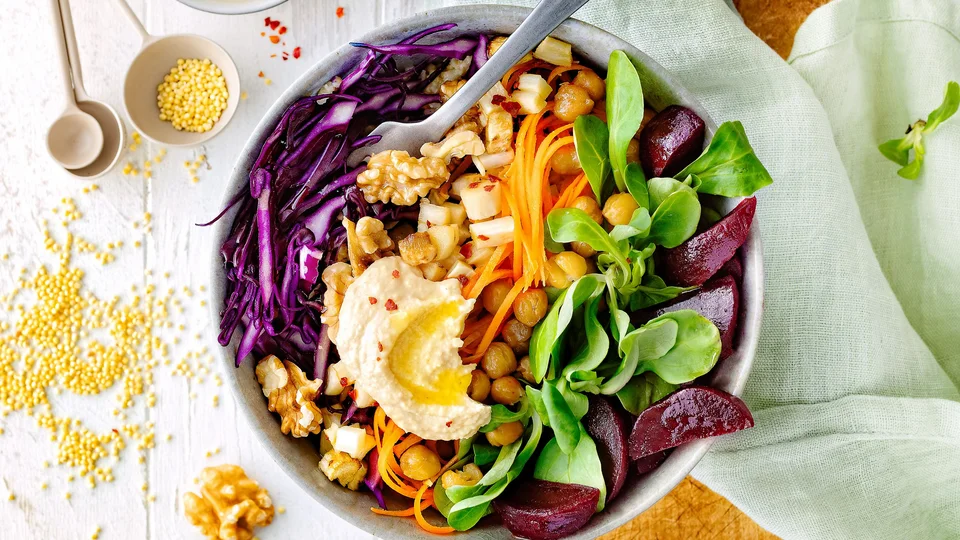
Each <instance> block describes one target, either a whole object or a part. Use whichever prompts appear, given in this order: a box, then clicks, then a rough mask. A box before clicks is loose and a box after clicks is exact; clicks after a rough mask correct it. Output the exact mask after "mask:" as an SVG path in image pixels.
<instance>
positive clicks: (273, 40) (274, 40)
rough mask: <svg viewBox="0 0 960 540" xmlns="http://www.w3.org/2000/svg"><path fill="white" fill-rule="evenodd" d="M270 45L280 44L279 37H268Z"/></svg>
mask: <svg viewBox="0 0 960 540" xmlns="http://www.w3.org/2000/svg"><path fill="white" fill-rule="evenodd" d="M270 43H273V44H277V43H280V36H270Z"/></svg>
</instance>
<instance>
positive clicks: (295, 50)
mask: <svg viewBox="0 0 960 540" xmlns="http://www.w3.org/2000/svg"><path fill="white" fill-rule="evenodd" d="M293 57H294V58H300V47H297V48H296V49H294V50H293Z"/></svg>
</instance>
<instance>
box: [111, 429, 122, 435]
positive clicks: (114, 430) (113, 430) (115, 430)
mask: <svg viewBox="0 0 960 540" xmlns="http://www.w3.org/2000/svg"><path fill="white" fill-rule="evenodd" d="M110 431H112V432H114V433H116V434H117V435H119V434H120V432H119V431H117V429H116V428H114V429H111V430H110Z"/></svg>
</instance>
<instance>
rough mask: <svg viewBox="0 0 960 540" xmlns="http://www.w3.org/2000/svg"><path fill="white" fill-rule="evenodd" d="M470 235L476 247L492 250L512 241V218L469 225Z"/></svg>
mask: <svg viewBox="0 0 960 540" xmlns="http://www.w3.org/2000/svg"><path fill="white" fill-rule="evenodd" d="M470 234H471V235H472V236H473V242H474V244H475V245H476V247H480V248H492V247H497V246H502V245H503V244H506V243H507V242H512V241H513V218H512V217H510V216H505V217H502V218H497V219H493V220H490V221H484V222H482V223H474V224H472V225H470Z"/></svg>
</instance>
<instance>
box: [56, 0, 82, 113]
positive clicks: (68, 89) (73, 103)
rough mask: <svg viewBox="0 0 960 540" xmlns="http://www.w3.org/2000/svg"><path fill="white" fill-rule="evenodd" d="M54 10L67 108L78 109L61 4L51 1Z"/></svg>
mask: <svg viewBox="0 0 960 540" xmlns="http://www.w3.org/2000/svg"><path fill="white" fill-rule="evenodd" d="M50 5H51V7H52V8H53V29H54V34H56V38H57V59H59V60H60V76H61V79H63V95H64V96H65V97H66V98H67V108H68V109H76V108H77V99H76V97H75V96H74V94H73V79H72V76H71V74H70V57H69V56H68V53H67V41H66V38H64V37H63V20H62V19H61V18H60V2H59V1H58V0H50Z"/></svg>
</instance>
